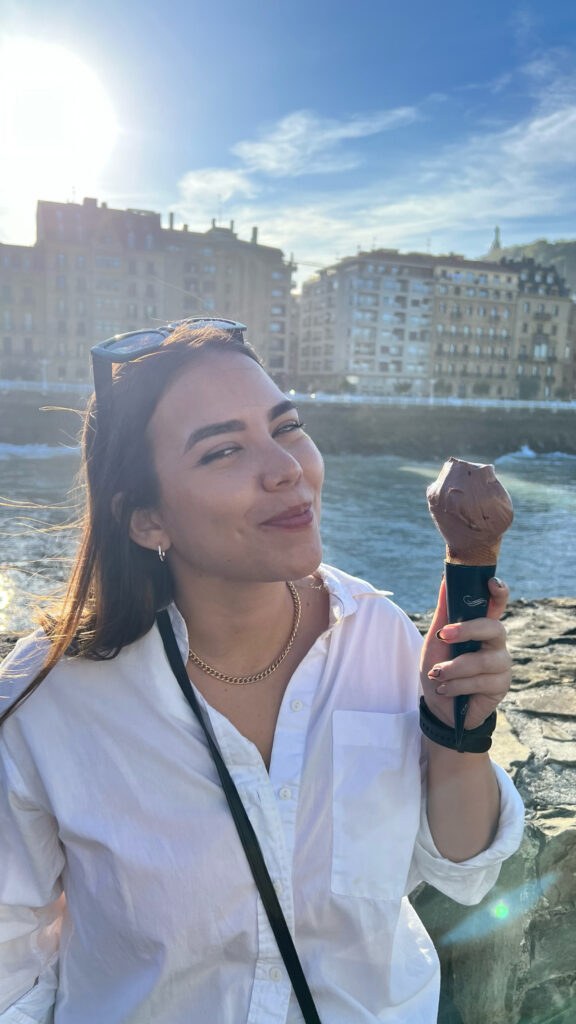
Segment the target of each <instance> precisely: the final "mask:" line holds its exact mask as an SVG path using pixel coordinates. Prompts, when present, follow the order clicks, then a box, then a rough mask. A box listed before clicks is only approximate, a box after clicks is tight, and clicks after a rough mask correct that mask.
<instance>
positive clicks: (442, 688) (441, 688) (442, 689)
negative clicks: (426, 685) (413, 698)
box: [436, 683, 446, 693]
mask: <svg viewBox="0 0 576 1024" xmlns="http://www.w3.org/2000/svg"><path fill="white" fill-rule="evenodd" d="M436 693H446V683H440V686H437V687H436Z"/></svg>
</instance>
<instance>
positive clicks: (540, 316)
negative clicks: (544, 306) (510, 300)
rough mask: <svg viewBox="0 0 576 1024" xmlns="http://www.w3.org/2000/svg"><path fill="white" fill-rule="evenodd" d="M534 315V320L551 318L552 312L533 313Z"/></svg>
mask: <svg viewBox="0 0 576 1024" xmlns="http://www.w3.org/2000/svg"><path fill="white" fill-rule="evenodd" d="M532 317H533V318H534V320H551V319H552V313H533V314H532Z"/></svg>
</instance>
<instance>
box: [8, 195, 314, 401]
mask: <svg viewBox="0 0 576 1024" xmlns="http://www.w3.org/2000/svg"><path fill="white" fill-rule="evenodd" d="M293 271H294V266H293V264H292V263H290V262H289V261H287V260H286V259H285V258H284V255H283V253H282V251H281V250H280V249H276V248H272V247H271V246H264V245H260V244H259V243H258V231H257V228H254V229H253V231H252V237H251V240H250V241H249V242H246V241H243V240H241V239H239V238H238V236H237V235H236V233H235V232H234V225H233V223H232V224H230V227H229V228H223V227H219V226H217V225H216V223H215V222H214V221H213V222H212V227H211V228H210V229H209V230H208V231H206V232H192V231H189V230H188V227H187V225H184V226H183V227H182V228H175V227H174V221H173V217H172V215H170V223H169V226H168V227H167V228H164V227H162V224H161V218H160V214H158V213H154V212H150V211H142V210H113V209H109V208H108V207H107V205H106V203H101V204H100V205H98V202H97V200H96V199H84V201H83V203H82V204H77V203H51V202H43V201H40V202H39V203H38V211H37V240H36V244H35V245H33V246H12V245H1V244H0V329H1V331H2V334H1V337H0V377H2V378H5V377H9V378H14V377H20V378H21V379H26V380H41V379H44V380H62V381H87V380H88V379H89V376H90V367H89V351H90V348H91V346H92V345H95V344H96V343H97V342H99V341H102V340H104V339H105V338H109V337H111V336H112V335H114V334H120V333H123V332H125V331H130V330H135V329H137V328H139V327H149V326H152V325H153V324H155V323H158V324H164V323H166V322H167V321H170V320H176V319H180V318H182V317H186V316H203V315H205V316H224V317H230V318H233V319H237V320H240V321H242V322H244V323H246V324H247V325H248V328H249V330H248V338H249V340H250V341H251V343H252V344H253V345H254V346H255V348H256V349H257V350H258V351H259V353H260V354H261V355H262V357H263V359H264V362H265V364H266V366H267V367H268V369H269V370H270V371H271V372H272V373H273V374H275V375H277V376H278V377H279V379H282V377H283V376H285V375H286V373H287V371H288V369H289V361H288V360H289V351H290V345H289V342H290V336H291V331H292V326H291V311H292V305H291V288H292V274H293Z"/></svg>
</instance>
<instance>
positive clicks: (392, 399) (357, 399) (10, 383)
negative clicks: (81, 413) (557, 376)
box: [0, 375, 576, 412]
mask: <svg viewBox="0 0 576 1024" xmlns="http://www.w3.org/2000/svg"><path fill="white" fill-rule="evenodd" d="M469 376H471V375H469ZM492 379H493V380H494V381H497V380H499V379H500V378H499V377H498V376H494V377H493V378H492ZM92 390H93V389H92V385H91V384H90V383H88V382H86V381H79V382H75V381H62V380H59V381H47V382H46V383H42V382H41V381H37V380H1V379H0V393H1V392H3V391H33V392H34V391H35V392H38V393H39V394H53V393H55V392H63V393H65V392H68V393H70V394H72V393H75V394H79V395H89V394H90V393H91V392H92ZM289 394H290V397H291V398H293V399H294V400H295V401H297V402H314V404H315V405H362V404H364V405H399V406H409V405H415V406H418V405H436V406H446V405H450V406H463V407H466V406H470V407H472V408H474V407H477V408H481V409H508V410H511V409H530V410H537V409H548V410H551V411H552V412H576V400H573V401H570V402H559V401H556V400H552V399H551V400H550V401H546V402H529V401H523V400H521V399H517V398H455V397H453V396H448V397H444V396H442V397H440V396H435V397H432V396H430V397H420V398H416V397H414V396H412V395H329V394H324V393H323V392H321V391H315V392H297V391H290V392H289Z"/></svg>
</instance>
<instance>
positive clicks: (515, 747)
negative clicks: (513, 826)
mask: <svg viewBox="0 0 576 1024" xmlns="http://www.w3.org/2000/svg"><path fill="white" fill-rule="evenodd" d="M412 618H413V619H414V621H415V622H416V624H417V625H418V627H419V628H420V630H421V631H422V632H425V631H426V629H427V627H428V621H427V619H426V617H425V616H412ZM505 622H506V627H507V630H508V638H509V648H510V652H511V655H512V658H513V679H512V687H511V690H510V692H509V694H508V696H507V698H506V699H505V700H504V702H503V704H502V705H501V711H500V713H499V721H498V727H497V730H496V733H495V742H494V744H493V748H492V751H491V754H492V756H493V757H494V760H495V761H497V762H498V763H499V764H501V765H502V766H503V767H504V768H505V769H506V771H507V772H508V773H509V774H510V776H511V777H512V779H513V780H514V783H515V785H516V787H517V788H518V790H519V792H520V794H521V796H522V799H523V801H524V804H525V807H526V832H525V837H524V841H523V843H522V846H521V848H520V850H519V851H518V853H516V854H515V855H514V856H513V857H511V858H510V859H509V860H508V861H506V862H505V864H504V865H503V868H502V871H501V874H500V878H499V879H498V883H497V885H496V886H495V888H494V889H493V890H492V891H491V892H490V893H489V894H488V896H487V897H486V898H485V900H483V901H482V903H481V904H480V905H479V906H478V907H462V906H459V905H458V904H456V903H453V902H452V901H451V900H449V899H447V898H446V897H444V896H442V895H441V894H440V893H438V892H436V890H434V889H431V888H429V887H427V886H423V887H422V888H421V889H420V891H419V892H417V893H416V894H415V895H414V897H413V901H414V904H415V906H416V907H417V909H418V913H419V914H420V916H421V917H422V919H423V921H424V923H425V925H426V927H427V929H428V931H429V932H430V934H431V935H432V937H433V939H434V941H435V944H436V946H437V949H438V951H439V953H440V959H441V963H442V977H443V995H444V999H445V1002H446V1007H447V1008H446V1010H445V1011H443V1012H441V1014H440V1017H439V1024H458V1022H459V1021H461V1022H462V1024H574V1021H576V955H575V952H574V936H575V935H576V598H548V599H543V600H540V601H524V600H519V601H512V602H511V604H510V607H509V611H508V612H507V614H506V619H505Z"/></svg>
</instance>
